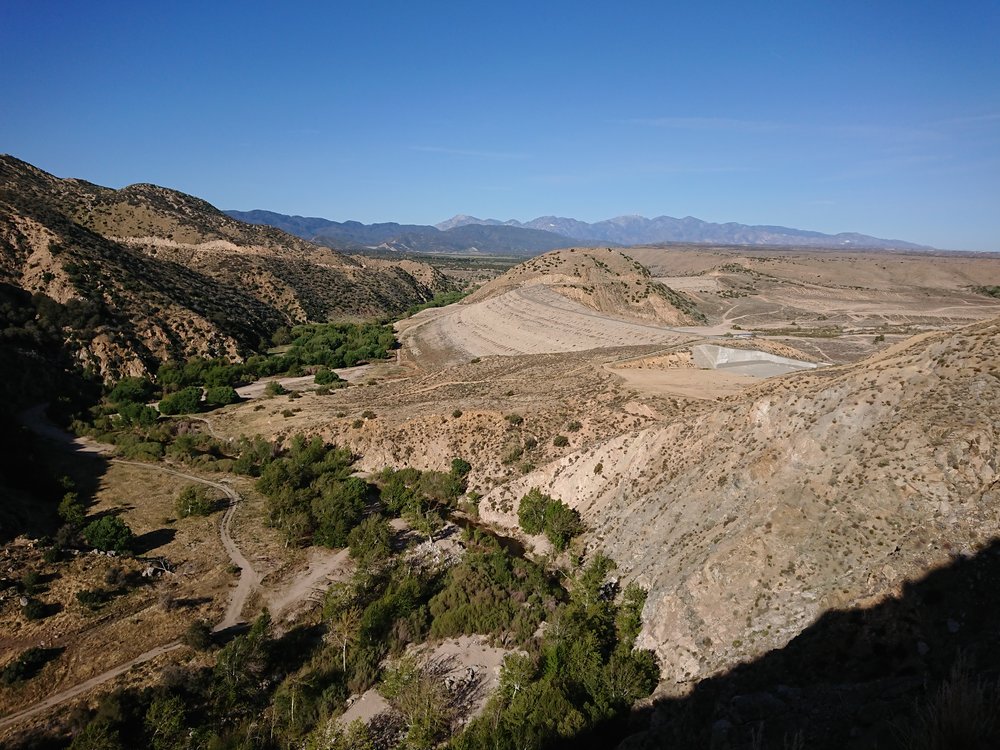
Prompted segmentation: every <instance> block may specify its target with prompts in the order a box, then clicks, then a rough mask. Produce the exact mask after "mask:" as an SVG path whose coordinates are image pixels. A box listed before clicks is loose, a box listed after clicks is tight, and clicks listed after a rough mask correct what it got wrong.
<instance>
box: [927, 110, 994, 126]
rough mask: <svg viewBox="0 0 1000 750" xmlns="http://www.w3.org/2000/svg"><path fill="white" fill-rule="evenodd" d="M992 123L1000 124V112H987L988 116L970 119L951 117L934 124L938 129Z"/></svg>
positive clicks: (973, 116)
mask: <svg viewBox="0 0 1000 750" xmlns="http://www.w3.org/2000/svg"><path fill="white" fill-rule="evenodd" d="M991 123H1000V112H987V113H986V114H982V115H970V116H968V117H950V118H948V119H946V120H938V121H937V122H935V123H932V124H933V125H935V126H938V127H949V126H959V127H963V126H969V125H989V124H991Z"/></svg>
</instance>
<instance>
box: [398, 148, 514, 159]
mask: <svg viewBox="0 0 1000 750" xmlns="http://www.w3.org/2000/svg"><path fill="white" fill-rule="evenodd" d="M410 150H412V151H421V152H423V153H427V154H447V155H448V156H471V157H473V158H476V159H497V160H508V159H509V160H514V159H527V158H528V154H522V153H517V152H514V151H480V150H478V149H466V148H447V147H445V146H410Z"/></svg>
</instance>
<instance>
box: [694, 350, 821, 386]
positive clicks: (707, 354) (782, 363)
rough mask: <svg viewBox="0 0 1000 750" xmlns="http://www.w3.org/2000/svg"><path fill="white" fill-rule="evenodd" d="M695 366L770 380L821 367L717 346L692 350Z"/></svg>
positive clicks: (797, 360) (796, 360)
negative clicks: (787, 373) (775, 376)
mask: <svg viewBox="0 0 1000 750" xmlns="http://www.w3.org/2000/svg"><path fill="white" fill-rule="evenodd" d="M691 354H692V355H693V357H694V364H695V366H696V367H701V368H704V369H707V370H722V369H725V370H727V371H730V372H734V373H737V374H739V375H752V376H754V377H757V378H768V377H771V376H772V375H784V374H785V373H786V372H794V371H796V370H811V369H813V368H815V367H818V365H817V364H816V363H814V362H804V361H802V360H800V359H790V358H788V357H779V356H778V355H776V354H768V353H767V352H762V351H758V350H757V349H731V348H730V347H727V346H716V345H715V344H699V345H698V346H695V347H692V349H691Z"/></svg>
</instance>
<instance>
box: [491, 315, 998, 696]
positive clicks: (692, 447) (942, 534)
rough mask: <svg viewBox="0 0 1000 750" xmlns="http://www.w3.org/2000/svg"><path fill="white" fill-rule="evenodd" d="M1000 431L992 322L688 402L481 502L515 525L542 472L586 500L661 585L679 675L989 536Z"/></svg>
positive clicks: (655, 611) (616, 545)
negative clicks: (716, 400)
mask: <svg viewBox="0 0 1000 750" xmlns="http://www.w3.org/2000/svg"><path fill="white" fill-rule="evenodd" d="M998 432H1000V320H992V321H988V322H985V323H979V324H975V325H972V326H969V327H966V328H963V329H960V330H958V331H957V332H951V333H933V334H924V335H922V336H919V337H916V338H914V339H910V340H907V341H906V342H904V343H901V344H899V345H896V346H894V347H892V348H890V349H888V350H886V351H885V352H883V353H881V354H879V355H877V356H876V357H873V358H871V359H868V360H865V361H863V362H860V363H858V364H855V365H845V366H840V367H830V368H824V369H821V370H817V371H812V372H809V373H799V374H794V375H788V376H784V377H780V378H775V379H771V380H768V381H766V382H763V383H762V384H761V385H759V386H757V387H755V388H753V389H751V390H750V391H747V392H745V393H743V394H741V395H739V396H735V397H732V398H731V399H730V400H729V401H728V402H725V403H723V404H708V403H706V404H700V405H690V407H689V408H687V409H686V410H685V411H684V413H683V416H682V418H678V419H675V420H672V421H668V422H667V423H665V424H664V425H662V426H656V427H650V428H646V429H643V430H639V431H632V432H628V433H626V434H623V435H621V436H619V437H616V438H613V439H611V440H609V441H607V442H605V443H604V444H602V445H600V446H597V447H594V448H591V449H588V450H585V451H582V452H579V453H576V454H573V455H570V456H567V457H566V458H564V459H562V460H560V461H559V462H557V463H555V464H552V465H550V466H547V467H545V468H543V469H541V470H539V471H537V472H534V473H532V474H529V475H528V476H526V477H524V478H522V479H519V480H518V481H516V482H513V483H511V484H509V485H506V486H503V487H500V488H497V489H496V490H494V491H493V492H491V493H490V494H489V495H487V497H486V498H484V500H483V502H482V505H481V509H482V512H483V516H484V517H485V518H486V519H487V520H490V521H494V522H497V523H501V524H504V525H507V526H510V527H514V526H515V525H516V504H517V501H518V499H519V498H520V496H521V495H522V494H523V493H524V492H526V491H527V489H528V488H530V487H532V486H540V487H542V488H543V489H544V490H545V491H546V492H549V493H551V494H553V495H554V496H556V497H559V498H561V499H562V500H564V501H565V502H567V503H568V504H570V505H571V506H573V507H575V508H577V509H578V510H579V511H580V513H581V514H582V516H583V519H584V521H585V522H586V524H587V526H588V527H589V529H590V530H589V531H588V532H587V534H586V535H585V540H586V544H587V546H588V548H590V549H592V550H594V549H604V550H605V551H606V552H607V553H608V554H610V555H611V556H612V557H614V558H615V559H616V560H617V561H618V562H619V564H620V567H621V572H622V573H623V574H624V575H625V576H626V577H628V578H635V579H638V580H639V581H640V582H641V583H643V584H644V585H646V586H648V587H649V588H650V595H649V599H648V602H647V605H646V609H645V612H644V618H643V619H644V623H645V626H644V630H643V633H642V636H641V641H642V643H643V645H645V646H647V647H649V648H653V649H655V650H656V651H657V653H658V655H659V657H660V659H661V660H662V664H663V675H664V679H665V688H667V689H669V686H670V685H674V686H678V683H691V682H693V681H695V680H698V679H701V678H704V677H706V676H709V675H712V674H716V673H719V672H721V671H723V670H725V669H727V668H729V667H731V666H733V665H734V664H736V663H739V662H741V661H744V660H748V659H751V658H753V657H756V656H758V655H760V654H761V653H764V652H765V651H767V650H769V649H772V648H775V647H780V646H783V645H784V644H786V643H787V642H788V641H790V640H791V639H792V638H793V637H794V636H795V635H796V634H797V633H799V632H800V631H802V630H803V629H804V628H805V627H807V626H808V625H809V624H810V623H812V622H813V621H815V620H816V618H817V617H819V616H820V615H821V614H823V613H824V612H826V611H829V610H832V609H838V608H846V607H852V606H864V605H868V604H873V603H875V602H877V601H880V600H881V599H883V598H885V597H887V596H889V595H894V594H898V593H899V591H900V589H901V587H902V585H903V584H904V582H905V581H907V580H909V579H913V578H916V577H919V576H921V575H923V574H925V573H926V572H927V571H929V570H931V569H933V568H935V567H936V566H939V565H941V564H944V563H946V562H947V561H949V559H950V558H952V557H954V556H956V555H969V554H974V553H975V552H976V551H977V550H979V549H981V548H982V547H984V546H985V545H986V544H987V543H988V541H989V540H990V539H991V538H993V537H995V536H996V535H997V534H998V532H1000V516H998V514H997V510H996V505H997V500H998V499H1000V480H998V477H1000V464H998V455H997V451H998V444H1000V435H998ZM956 617H958V615H956ZM959 620H960V617H959ZM959 626H960V622H959ZM675 689H676V687H675Z"/></svg>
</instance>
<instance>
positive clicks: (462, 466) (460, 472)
mask: <svg viewBox="0 0 1000 750" xmlns="http://www.w3.org/2000/svg"><path fill="white" fill-rule="evenodd" d="M470 471H472V464H470V463H469V462H468V461H466V460H465V459H464V458H453V459H451V475H452V476H453V477H455V478H456V479H459V480H464V479H465V478H466V477H467V476H469V472H470Z"/></svg>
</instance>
